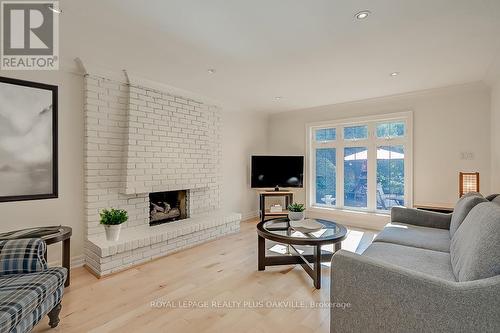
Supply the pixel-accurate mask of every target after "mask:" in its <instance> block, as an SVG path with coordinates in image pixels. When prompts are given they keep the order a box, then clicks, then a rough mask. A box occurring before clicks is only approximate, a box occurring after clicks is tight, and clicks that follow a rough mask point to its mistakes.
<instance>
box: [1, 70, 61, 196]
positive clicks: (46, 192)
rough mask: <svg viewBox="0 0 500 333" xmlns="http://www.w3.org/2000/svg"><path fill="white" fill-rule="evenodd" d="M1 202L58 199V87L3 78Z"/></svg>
mask: <svg viewBox="0 0 500 333" xmlns="http://www.w3.org/2000/svg"><path fill="white" fill-rule="evenodd" d="M0 105H1V106H2V107H1V108H0V184H2V186H0V202H2V201H19V200H35V199H49V198H57V195H58V185H57V86H53V85H48V84H42V83H36V82H30V81H23V80H17V79H11V78H6V77H0Z"/></svg>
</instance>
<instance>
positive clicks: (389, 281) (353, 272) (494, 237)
mask: <svg viewBox="0 0 500 333" xmlns="http://www.w3.org/2000/svg"><path fill="white" fill-rule="evenodd" d="M488 199H490V200H491V201H489V200H488ZM488 199H486V198H483V197H482V196H481V195H480V194H477V193H475V194H469V195H466V196H464V197H462V198H461V199H460V200H459V201H458V202H457V204H456V206H455V209H454V211H453V213H452V214H442V213H434V212H428V211H423V210H416V209H410V208H404V207H394V208H393V209H392V211H391V223H389V224H388V225H387V226H386V227H385V228H384V229H383V230H382V231H381V232H380V233H379V234H378V235H377V237H376V238H375V239H374V241H373V243H372V244H371V245H370V246H369V247H368V248H367V249H366V250H365V252H364V253H363V254H361V255H360V254H356V253H352V252H348V251H344V250H341V251H338V252H337V253H335V255H334V256H333V258H332V280H331V302H332V308H331V323H330V330H331V332H332V333H334V332H500V196H496V197H495V196H489V197H488Z"/></svg>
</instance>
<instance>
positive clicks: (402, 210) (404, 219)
mask: <svg viewBox="0 0 500 333" xmlns="http://www.w3.org/2000/svg"><path fill="white" fill-rule="evenodd" d="M391 222H399V223H406V224H412V225H416V226H420V227H429V228H439V229H447V230H449V229H450V222H451V213H448V214H446V213H436V212H430V211H426V210H422V209H415V208H406V207H392V209H391Z"/></svg>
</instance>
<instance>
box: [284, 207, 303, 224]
mask: <svg viewBox="0 0 500 333" xmlns="http://www.w3.org/2000/svg"><path fill="white" fill-rule="evenodd" d="M304 210H305V207H304V205H303V204H299V203H293V204H291V205H288V219H289V220H290V221H300V220H303V219H304Z"/></svg>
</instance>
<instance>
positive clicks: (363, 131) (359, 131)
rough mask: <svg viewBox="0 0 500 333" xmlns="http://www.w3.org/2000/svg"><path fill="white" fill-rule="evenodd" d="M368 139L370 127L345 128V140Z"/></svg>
mask: <svg viewBox="0 0 500 333" xmlns="http://www.w3.org/2000/svg"><path fill="white" fill-rule="evenodd" d="M367 137H368V126H349V127H344V140H359V139H366V138H367Z"/></svg>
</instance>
